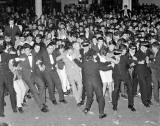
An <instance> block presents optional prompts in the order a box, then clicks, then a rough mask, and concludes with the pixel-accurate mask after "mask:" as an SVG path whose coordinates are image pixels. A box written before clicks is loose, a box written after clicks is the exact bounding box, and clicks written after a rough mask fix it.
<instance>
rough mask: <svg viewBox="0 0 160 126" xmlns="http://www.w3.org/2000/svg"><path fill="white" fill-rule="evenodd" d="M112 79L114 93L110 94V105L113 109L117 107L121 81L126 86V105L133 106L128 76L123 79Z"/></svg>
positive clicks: (130, 83)
mask: <svg viewBox="0 0 160 126" xmlns="http://www.w3.org/2000/svg"><path fill="white" fill-rule="evenodd" d="M113 79H114V91H113V92H112V104H113V106H114V107H117V106H118V98H119V92H120V86H121V82H122V81H123V82H124V83H125V84H126V86H127V94H128V105H131V106H133V105H134V98H133V90H132V82H131V78H130V77H129V75H123V78H121V77H118V76H117V78H113Z"/></svg>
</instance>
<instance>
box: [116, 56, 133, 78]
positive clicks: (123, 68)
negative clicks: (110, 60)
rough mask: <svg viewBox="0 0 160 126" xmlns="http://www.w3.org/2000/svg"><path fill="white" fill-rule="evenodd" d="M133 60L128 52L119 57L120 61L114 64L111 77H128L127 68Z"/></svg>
mask: <svg viewBox="0 0 160 126" xmlns="http://www.w3.org/2000/svg"><path fill="white" fill-rule="evenodd" d="M132 62H133V60H131V59H129V56H128V54H126V55H122V56H121V57H120V62H119V63H118V64H116V65H115V66H114V69H113V78H117V77H119V78H124V77H129V68H130V64H131V63H132Z"/></svg>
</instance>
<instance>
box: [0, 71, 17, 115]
mask: <svg viewBox="0 0 160 126" xmlns="http://www.w3.org/2000/svg"><path fill="white" fill-rule="evenodd" d="M5 88H6V89H7V91H8V92H9V94H10V100H11V105H12V110H13V111H15V110H16V93H15V90H14V87H13V74H12V73H8V74H4V73H0V114H3V113H4V93H5Z"/></svg>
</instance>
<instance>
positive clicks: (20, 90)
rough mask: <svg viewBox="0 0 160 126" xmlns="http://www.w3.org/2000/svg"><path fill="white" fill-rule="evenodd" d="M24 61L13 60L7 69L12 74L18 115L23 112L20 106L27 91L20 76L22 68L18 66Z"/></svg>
mask: <svg viewBox="0 0 160 126" xmlns="http://www.w3.org/2000/svg"><path fill="white" fill-rule="evenodd" d="M18 51H19V50H18ZM24 60H25V59H22V58H21V59H20V58H15V59H12V60H10V61H9V68H10V70H11V71H12V73H13V74H14V78H13V84H14V90H15V92H16V97H17V107H18V111H19V112H20V113H23V112H24V111H23V108H22V105H23V101H24V97H25V94H26V91H27V89H26V87H25V83H24V81H23V80H22V74H21V69H22V68H21V67H20V66H19V62H20V61H24Z"/></svg>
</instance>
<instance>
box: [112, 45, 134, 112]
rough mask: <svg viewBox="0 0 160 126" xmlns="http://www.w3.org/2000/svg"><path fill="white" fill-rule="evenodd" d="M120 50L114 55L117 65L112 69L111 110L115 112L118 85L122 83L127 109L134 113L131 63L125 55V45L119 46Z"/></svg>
mask: <svg viewBox="0 0 160 126" xmlns="http://www.w3.org/2000/svg"><path fill="white" fill-rule="evenodd" d="M121 49H122V52H119V53H115V55H116V58H117V59H118V60H119V63H118V64H116V65H115V67H114V69H113V80H114V91H113V92H112V104H113V110H114V111H117V105H118V97H119V91H120V84H121V82H122V81H123V82H124V83H125V84H126V86H127V89H128V108H129V109H130V110H131V111H136V109H135V108H134V100H133V90H132V82H131V77H130V74H129V67H130V64H131V61H130V60H129V57H128V55H127V54H126V52H127V47H126V46H125V45H121Z"/></svg>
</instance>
